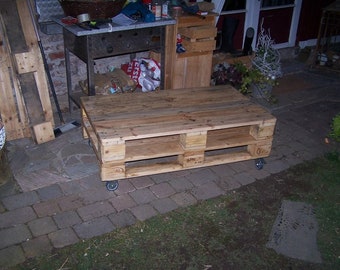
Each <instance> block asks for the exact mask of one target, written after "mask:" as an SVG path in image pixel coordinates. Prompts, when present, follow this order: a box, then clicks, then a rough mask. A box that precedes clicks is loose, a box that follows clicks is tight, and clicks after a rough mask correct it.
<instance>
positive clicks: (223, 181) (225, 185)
mask: <svg viewBox="0 0 340 270" xmlns="http://www.w3.org/2000/svg"><path fill="white" fill-rule="evenodd" d="M214 182H215V183H216V185H217V186H219V187H220V188H221V189H222V190H224V191H229V190H233V189H237V188H239V187H240V186H241V184H240V183H239V182H238V181H236V179H235V177H233V176H224V177H220V178H218V179H216V180H215V181H214Z"/></svg>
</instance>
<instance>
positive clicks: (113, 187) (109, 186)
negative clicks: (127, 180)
mask: <svg viewBox="0 0 340 270" xmlns="http://www.w3.org/2000/svg"><path fill="white" fill-rule="evenodd" d="M117 188H118V181H117V180H115V181H109V182H106V189H107V190H108V191H115V190H116V189H117Z"/></svg>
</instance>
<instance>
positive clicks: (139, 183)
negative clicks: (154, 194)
mask: <svg viewBox="0 0 340 270" xmlns="http://www.w3.org/2000/svg"><path fill="white" fill-rule="evenodd" d="M130 182H131V184H132V185H134V187H135V188H137V189H141V188H146V187H149V186H152V185H154V184H155V183H154V181H153V180H152V179H151V177H149V176H142V177H136V178H131V179H130Z"/></svg>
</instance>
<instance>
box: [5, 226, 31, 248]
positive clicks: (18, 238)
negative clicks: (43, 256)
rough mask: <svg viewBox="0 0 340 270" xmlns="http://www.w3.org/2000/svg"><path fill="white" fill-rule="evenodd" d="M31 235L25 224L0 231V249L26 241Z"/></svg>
mask: <svg viewBox="0 0 340 270" xmlns="http://www.w3.org/2000/svg"><path fill="white" fill-rule="evenodd" d="M31 237H32V235H31V233H30V231H29V229H28V228H27V226H26V225H24V224H20V225H17V226H15V227H12V228H8V229H4V230H1V231H0V239H1V241H0V249H2V248H5V247H8V246H11V245H16V244H19V243H22V242H25V241H27V239H30V238H31Z"/></svg>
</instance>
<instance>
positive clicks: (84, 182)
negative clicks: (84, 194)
mask: <svg viewBox="0 0 340 270" xmlns="http://www.w3.org/2000/svg"><path fill="white" fill-rule="evenodd" d="M79 184H80V185H81V186H82V187H84V188H85V189H92V188H101V187H102V188H104V189H106V187H105V182H103V181H102V180H101V179H100V175H99V173H94V174H90V175H88V176H85V177H83V178H82V179H81V180H80V181H79Z"/></svg>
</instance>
